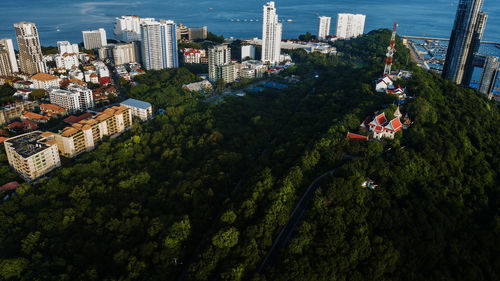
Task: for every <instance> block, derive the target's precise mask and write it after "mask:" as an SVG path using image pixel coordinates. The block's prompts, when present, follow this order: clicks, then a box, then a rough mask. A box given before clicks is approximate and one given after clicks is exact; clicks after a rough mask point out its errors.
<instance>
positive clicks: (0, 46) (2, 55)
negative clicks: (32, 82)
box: [0, 39, 19, 76]
mask: <svg viewBox="0 0 500 281" xmlns="http://www.w3.org/2000/svg"><path fill="white" fill-rule="evenodd" d="M16 72H19V67H18V66H17V60H16V53H15V52H14V45H13V44H12V40H11V39H1V40H0V75H4V76H11V75H12V74H13V73H16Z"/></svg>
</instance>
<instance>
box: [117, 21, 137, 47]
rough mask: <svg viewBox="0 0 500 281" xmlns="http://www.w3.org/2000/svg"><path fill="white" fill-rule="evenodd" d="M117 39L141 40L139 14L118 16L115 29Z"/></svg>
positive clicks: (127, 40)
mask: <svg viewBox="0 0 500 281" xmlns="http://www.w3.org/2000/svg"><path fill="white" fill-rule="evenodd" d="M114 34H115V38H116V40H119V41H123V42H132V41H140V40H141V18H139V17H138V16H121V17H120V18H116V22H115V30H114Z"/></svg>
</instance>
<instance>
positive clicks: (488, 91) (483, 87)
mask: <svg viewBox="0 0 500 281" xmlns="http://www.w3.org/2000/svg"><path fill="white" fill-rule="evenodd" d="M499 66H500V64H499V62H498V58H497V57H492V56H488V57H486V61H485V63H484V66H483V73H482V75H481V81H480V82H479V88H478V90H479V92H481V93H483V94H485V95H487V96H488V98H490V99H491V98H492V97H493V90H494V88H495V84H496V80H497V77H498V67H499Z"/></svg>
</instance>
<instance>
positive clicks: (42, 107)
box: [40, 103, 66, 113]
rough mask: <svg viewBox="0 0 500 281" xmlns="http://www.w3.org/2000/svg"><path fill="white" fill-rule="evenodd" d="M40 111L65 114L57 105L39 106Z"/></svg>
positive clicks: (64, 110)
mask: <svg viewBox="0 0 500 281" xmlns="http://www.w3.org/2000/svg"><path fill="white" fill-rule="evenodd" d="M40 109H42V110H52V111H57V112H60V113H66V109H64V108H62V107H60V106H58V105H55V104H50V103H47V104H41V105H40Z"/></svg>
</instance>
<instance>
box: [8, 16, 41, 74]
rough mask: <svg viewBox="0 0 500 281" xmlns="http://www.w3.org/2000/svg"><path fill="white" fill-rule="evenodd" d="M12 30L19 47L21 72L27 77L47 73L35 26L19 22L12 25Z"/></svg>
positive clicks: (30, 23)
mask: <svg viewBox="0 0 500 281" xmlns="http://www.w3.org/2000/svg"><path fill="white" fill-rule="evenodd" d="M14 29H15V31H16V37H17V45H18V47H19V66H20V67H21V71H22V72H24V73H26V74H29V75H33V74H36V73H40V72H47V66H46V65H45V63H44V62H43V55H42V49H41V47H40V39H39V38H38V30H37V28H36V26H35V24H34V23H32V22H19V23H16V24H14Z"/></svg>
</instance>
